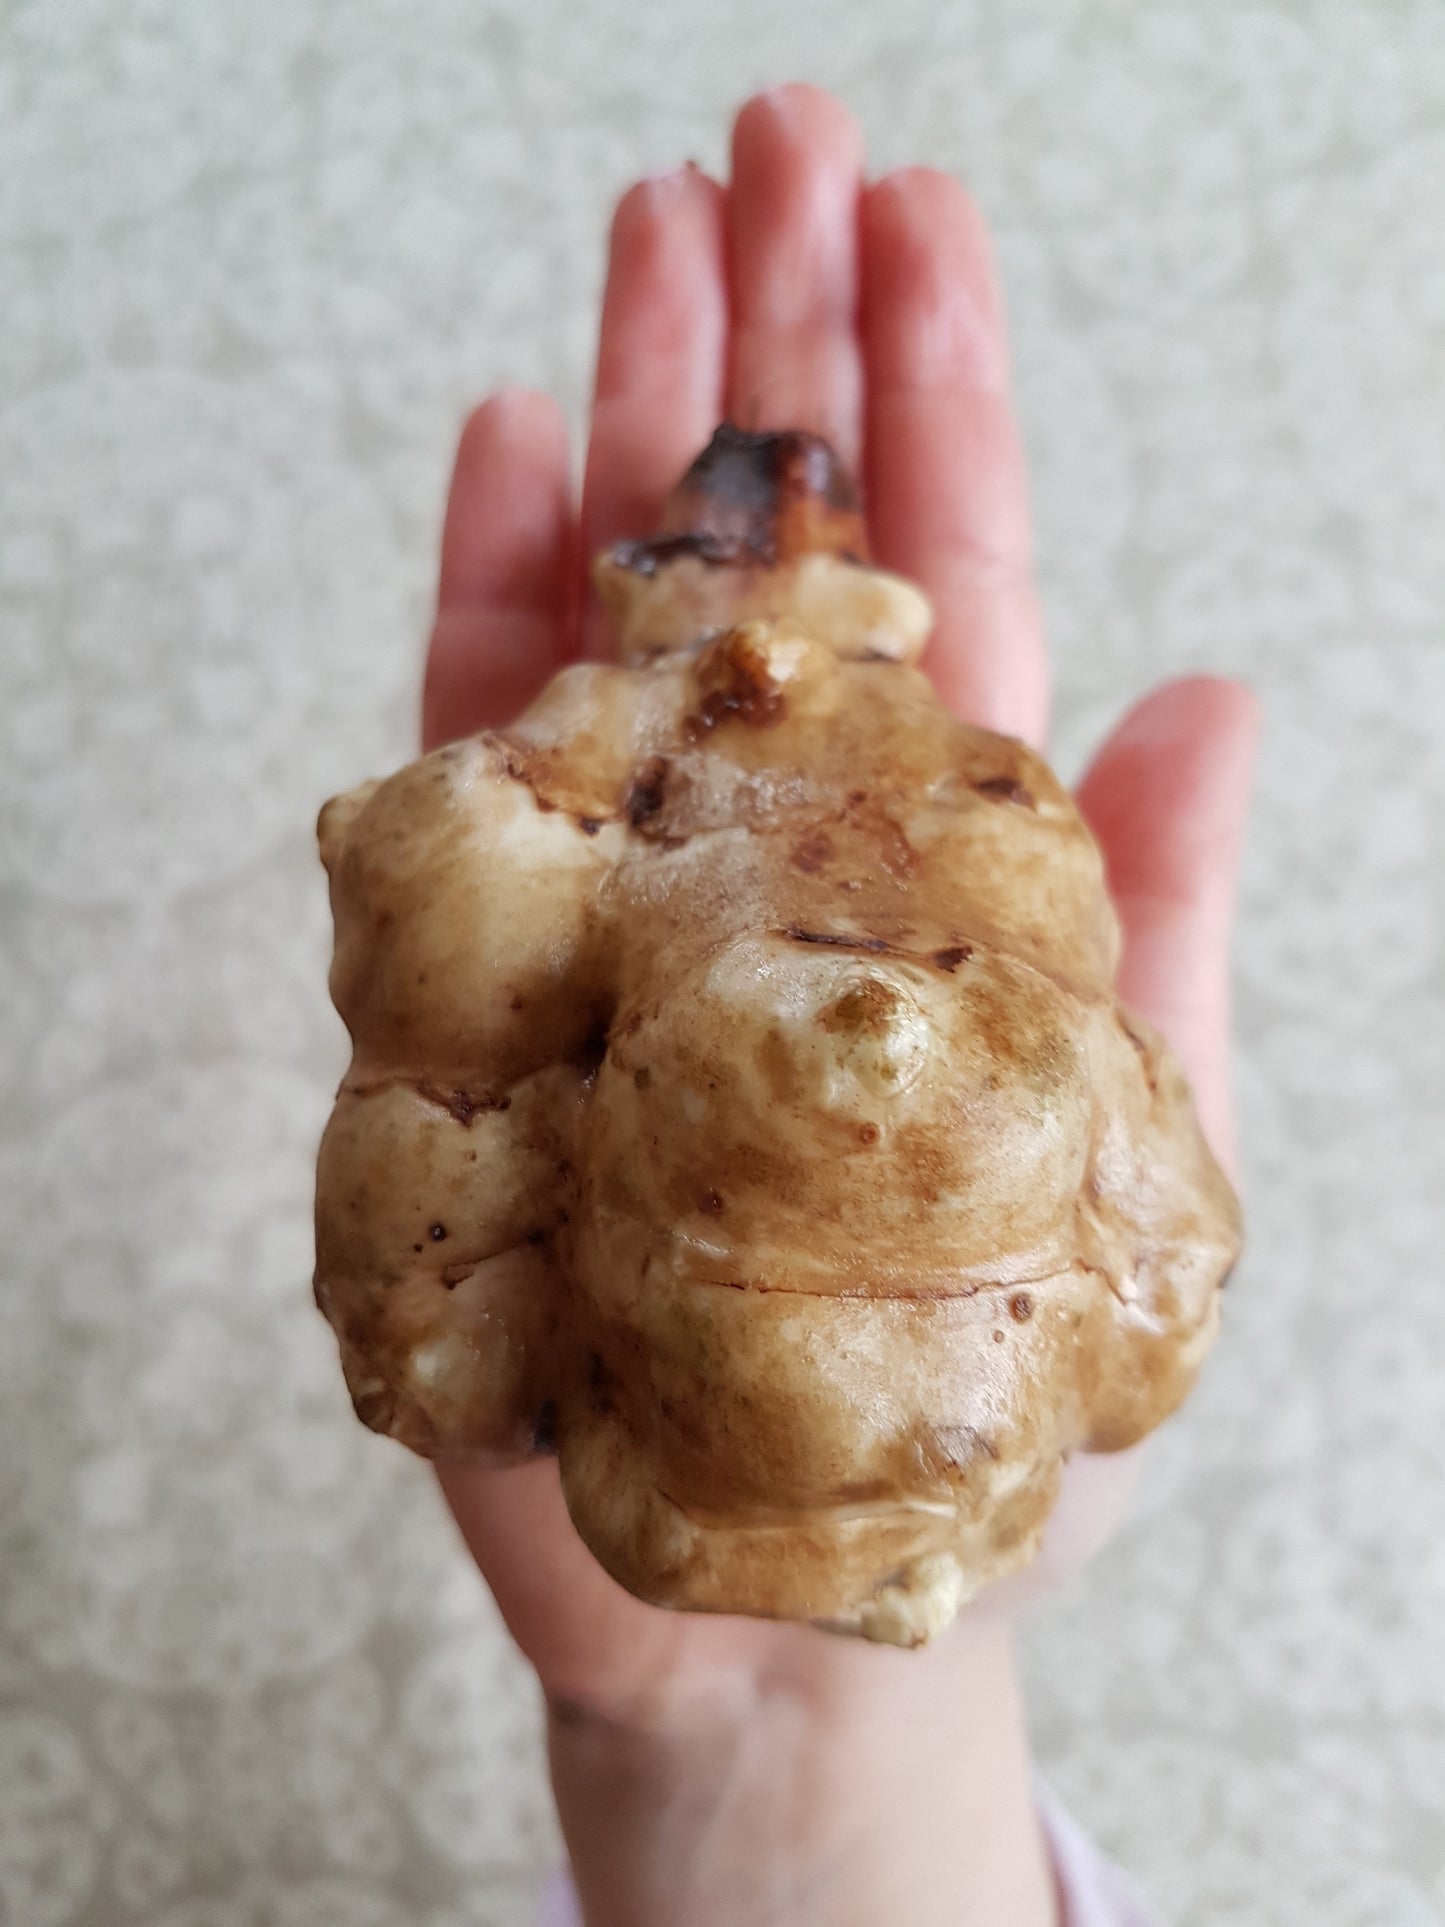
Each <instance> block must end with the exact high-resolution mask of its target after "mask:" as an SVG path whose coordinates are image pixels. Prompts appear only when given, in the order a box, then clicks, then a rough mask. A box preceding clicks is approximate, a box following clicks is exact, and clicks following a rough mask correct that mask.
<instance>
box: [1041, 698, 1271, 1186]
mask: <svg viewBox="0 0 1445 1927" xmlns="http://www.w3.org/2000/svg"><path fill="white" fill-rule="evenodd" d="M1258 734H1259V708H1258V704H1257V702H1256V700H1255V698H1254V695H1253V694H1252V692H1251V691H1250V690H1249V689H1247V688H1246V687H1245V686H1244V685H1243V684H1242V683H1235V682H1226V681H1223V680H1222V679H1218V678H1214V677H1208V676H1196V677H1190V678H1189V679H1187V680H1185V681H1183V682H1175V683H1167V684H1165V686H1164V687H1163V688H1162V689H1156V690H1155V691H1154V693H1153V694H1152V695H1150V696H1146V697H1145V698H1144V700H1143V702H1141V703H1140V704H1138V705H1137V707H1136V708H1134V709H1132V710H1131V711H1130V712H1129V714H1128V715H1127V716H1126V717H1125V718H1124V720H1123V722H1122V723H1121V724H1120V725H1119V727H1118V728H1117V729H1116V730H1115V731H1114V733H1113V735H1112V736H1111V737H1110V738H1109V740H1108V742H1107V743H1105V745H1104V747H1103V749H1102V750H1100V752H1099V754H1098V756H1097V758H1096V759H1095V761H1094V765H1093V767H1092V768H1091V769H1090V771H1089V773H1088V775H1087V776H1086V777H1085V779H1084V782H1083V785H1082V787H1081V789H1080V791H1079V807H1080V808H1081V809H1082V811H1083V813H1084V815H1085V817H1086V818H1087V819H1088V822H1089V826H1090V828H1091V829H1092V830H1093V832H1094V835H1095V836H1096V837H1097V838H1098V840H1099V843H1100V846H1101V847H1102V849H1103V852H1104V861H1105V863H1106V865H1107V866H1108V876H1109V889H1110V893H1111V895H1112V896H1113V899H1114V902H1115V905H1116V907H1117V909H1118V912H1119V917H1120V921H1121V922H1122V924H1123V930H1124V954H1123V959H1122V961H1121V963H1120V967H1119V994H1120V996H1121V997H1122V998H1123V999H1124V1001H1125V1003H1127V1004H1130V1005H1132V1006H1133V1007H1134V1009H1136V1010H1137V1011H1138V1012H1139V1013H1140V1015H1141V1016H1143V1017H1146V1018H1148V1019H1149V1021H1150V1022H1151V1023H1152V1024H1154V1025H1155V1026H1156V1027H1157V1028H1158V1029H1159V1030H1160V1031H1162V1032H1163V1034H1164V1036H1165V1037H1166V1038H1167V1039H1168V1041H1169V1043H1170V1045H1171V1047H1172V1048H1173V1050H1174V1053H1175V1055H1176V1056H1177V1057H1178V1058H1179V1060H1180V1062H1181V1063H1182V1064H1183V1066H1184V1069H1185V1071H1186V1072H1187V1074H1188V1076H1189V1081H1190V1083H1191V1085H1192V1086H1193V1089H1194V1099H1195V1104H1196V1106H1197V1108H1198V1111H1199V1118H1200V1122H1201V1123H1202V1125H1203V1126H1204V1133H1205V1136H1206V1137H1207V1138H1208V1139H1209V1141H1210V1144H1211V1145H1212V1147H1213V1149H1214V1152H1215V1155H1216V1156H1217V1157H1218V1158H1219V1160H1220V1162H1221V1163H1222V1164H1223V1165H1224V1166H1225V1168H1226V1169H1228V1170H1232V1169H1233V1168H1234V1164H1235V1147H1234V1125H1233V1116H1232V1111H1231V1106H1230V1085H1229V940H1230V930H1231V926H1232V923H1233V917H1234V899H1235V889H1236V884H1237V880H1238V874H1239V856H1240V847H1241V844H1242V842H1243V837H1244V825H1245V818H1246V816H1247V814H1248V810H1249V793H1250V787H1251V783H1252V780H1253V774H1254V756H1255V744H1256V741H1257V738H1258Z"/></svg>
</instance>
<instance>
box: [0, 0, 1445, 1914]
mask: <svg viewBox="0 0 1445 1927" xmlns="http://www.w3.org/2000/svg"><path fill="white" fill-rule="evenodd" d="M794 77H797V78H806V79H811V80H815V81H818V82H820V83H823V84H825V85H828V86H831V87H833V88H835V89H837V90H838V91H839V92H840V93H841V94H842V95H843V97H844V98H845V99H846V100H847V101H849V102H850V103H851V105H852V106H853V107H854V108H855V109H856V111H857V112H858V114H859V115H860V117H861V119H862V121H863V124H864V127H865V129H866V131H867V133H868V136H869V138H870V141H871V144H872V152H873V157H874V161H875V163H876V165H877V166H878V167H880V168H881V167H883V166H885V165H889V164H894V163H898V162H901V161H905V160H913V159H918V160H924V161H928V162H931V163H934V164H936V165H940V166H945V167H949V168H952V169H954V170H956V171H958V172H959V173H960V174H962V175H963V176H964V177H965V178H966V179H967V180H968V181H969V182H970V184H971V185H972V186H973V188H974V190H975V192H976V194H977V195H978V197H979V199H980V200H981V202H982V204H983V207H984V209H985V211H986V213H987V214H988V215H989V217H990V218H991V220H992V222H993V224H994V227H995V230H996V233H997V237H998V245H999V250H1000V254H1001V257H1002V263H1003V270H1004V277H1005V283H1006V289H1007V294H1008V298H1009V303H1010V307H1011V311H1012V317H1013V328H1014V339H1015V356H1016V367H1017V380H1018V387H1019V390H1020V394H1021V399H1022V407H1023V414H1024V419H1025V424H1026V429H1027V435H1028V443H1029V449H1030V456H1031V461H1032V469H1033V476H1034V486H1035V492H1036V499H1037V507H1038V516H1039V557H1040V569H1041V575H1042V586H1043V592H1044V597H1045V602H1046V605H1047V610H1048V615H1049V621H1050V628H1051V634H1052V642H1053V648H1054V652H1055V663H1056V673H1057V684H1058V721H1057V733H1056V739H1055V747H1056V751H1057V754H1058V757H1059V760H1060V761H1061V763H1062V765H1063V767H1064V769H1065V770H1066V772H1068V773H1069V774H1074V773H1076V772H1077V771H1078V769H1079V767H1080V765H1081V762H1082V759H1083V756H1084V754H1085V753H1086V751H1087V748H1088V746H1089V745H1091V744H1092V743H1093V742H1095V741H1096V740H1097V739H1098V738H1099V736H1100V735H1101V734H1102V732H1103V730H1104V728H1105V726H1106V724H1107V723H1108V722H1109V720H1110V719H1111V718H1112V717H1113V716H1114V715H1115V714H1116V713H1117V712H1118V711H1120V710H1121V709H1122V708H1123V707H1124V706H1125V704H1126V703H1127V702H1128V701H1129V700H1130V699H1131V698H1132V697H1134V696H1135V695H1136V694H1138V693H1139V692H1141V691H1142V690H1143V689H1144V688H1145V687H1146V686H1147V685H1149V684H1150V683H1152V682H1154V681H1156V680H1157V679H1159V678H1161V677H1163V676H1165V675H1169V674H1172V673H1175V672H1177V671H1182V670H1190V669H1216V670H1221V671H1224V672H1227V673H1230V674H1237V675H1242V676H1245V677H1248V678H1249V679H1251V680H1252V681H1253V682H1254V683H1255V684H1256V686H1257V687H1258V688H1259V690H1260V691H1261V693H1262V696H1263V700H1264V706H1265V713H1266V732H1265V744H1264V751H1265V762H1264V769H1263V775H1262V779H1261V783H1260V789H1259V796H1258V808H1257V817H1256V821H1255V826H1254V837H1253V844H1252V849H1251V853H1250V857H1249V862H1248V870H1247V877H1246V886H1245V903H1244V919H1243V926H1242V931H1241V936H1240V942H1239V979H1238V981H1239V1016H1240V1052H1239V1056H1240V1064H1239V1069H1240V1095H1241V1106H1242V1114H1243V1117H1242V1122H1243V1134H1244V1142H1245V1148H1246V1154H1247V1159H1248V1204H1249V1214H1250V1222H1251V1242H1250V1249H1249V1255H1248V1260H1247V1262H1246V1263H1245V1265H1244V1266H1243V1267H1242V1269H1241V1271H1240V1272H1239V1274H1238V1276H1237V1279H1236V1281H1235V1283H1234V1284H1233V1285H1232V1286H1231V1289H1230V1295H1229V1306H1228V1311H1229V1317H1228V1321H1227V1327H1226V1334H1225V1337H1224V1340H1223V1343H1222V1344H1221V1346H1220V1348H1219V1350H1218V1352H1217V1353H1216V1355H1215V1357H1214V1360H1213V1361H1212V1363H1211V1365H1210V1367H1209V1369H1208V1372H1207V1374H1206V1378H1205V1381H1204V1384H1203V1386H1202V1388H1201V1390H1200V1391H1199V1393H1198V1395H1197V1396H1196V1398H1195V1399H1194V1401H1193V1402H1192V1404H1191V1406H1190V1407H1189V1409H1188V1411H1187V1413H1186V1414H1185V1415H1184V1416H1183V1417H1182V1418H1181V1419H1180V1420H1179V1421H1177V1422H1176V1423H1174V1424H1173V1425H1171V1426H1170V1427H1169V1428H1167V1430H1166V1433H1165V1435H1164V1436H1163V1438H1162V1439H1161V1441H1160V1444H1159V1447H1158V1449H1157V1450H1156V1453H1155V1455H1154V1458H1153V1461H1152V1465H1151V1468H1150V1472H1149V1474H1148V1477H1147V1479H1146V1487H1145V1491H1144V1495H1143V1499H1142V1502H1141V1504H1140V1507H1139V1509H1138V1513H1137V1516H1136V1517H1135V1519H1134V1522H1133V1524H1132V1525H1131V1527H1130V1528H1129V1529H1128V1530H1127V1531H1126V1533H1125V1534H1124V1536H1123V1537H1122V1538H1121V1540H1120V1541H1119V1542H1118V1543H1117V1544H1116V1546H1115V1547H1114V1548H1113V1549H1112V1550H1111V1551H1110V1552H1109V1553H1108V1554H1107V1555H1106V1556H1105V1557H1104V1558H1103V1559H1102V1560H1101V1561H1100V1563H1099V1564H1098V1566H1097V1567H1096V1568H1095V1569H1094V1570H1093V1571H1092V1572H1091V1573H1090V1574H1089V1575H1088V1576H1087V1577H1086V1579H1085V1580H1084V1581H1083V1582H1082V1583H1080V1584H1079V1585H1078V1586H1077V1587H1076V1589H1075V1591H1074V1592H1073V1594H1072V1595H1071V1596H1069V1597H1067V1598H1063V1599H1060V1600H1059V1601H1058V1602H1057V1603H1055V1604H1053V1605H1052V1606H1050V1607H1049V1608H1048V1609H1047V1610H1046V1611H1044V1612H1042V1613H1040V1614H1039V1615H1038V1616H1037V1618H1036V1619H1035V1620H1034V1622H1033V1624H1032V1627H1031V1631H1030V1636H1029V1641H1028V1647H1029V1676H1030V1686H1031V1698H1032V1705H1033V1710H1034V1717H1035V1727H1036V1732H1037V1736H1038V1742H1039V1748H1040V1754H1041V1758H1042V1761H1043V1764H1044V1766H1045V1768H1046V1770H1047V1771H1048V1772H1049V1773H1050V1774H1051V1776H1052V1777H1053V1778H1054V1780H1055V1782H1056V1783H1057V1785H1058V1787H1059V1788H1060V1790H1061V1791H1062V1792H1063V1794H1064V1795H1065V1797H1066V1798H1067V1799H1068V1800H1069V1801H1070V1802H1071V1803H1072V1805H1073V1806H1074V1807H1075V1809H1076V1810H1077V1812H1078V1813H1079V1815H1080V1817H1081V1818H1082V1819H1083V1820H1084V1821H1085V1822H1086V1823H1087V1824H1088V1825H1089V1826H1090V1827H1091V1828H1092V1829H1093V1830H1094V1831H1095V1832H1096V1833H1097V1835H1098V1836H1099V1837H1100V1838H1101V1840H1102V1841H1103V1842H1104V1843H1105V1844H1106V1846H1107V1847H1108V1848H1110V1849H1111V1850H1112V1851H1113V1852H1114V1853H1116V1854H1117V1855H1118V1856H1119V1857H1120V1858H1121V1859H1122V1860H1123V1861H1124V1862H1125V1863H1126V1864H1127V1865H1128V1866H1129V1867H1131V1868H1132V1869H1133V1870H1134V1871H1135V1873H1136V1874H1137V1875H1138V1876H1139V1877H1140V1878H1141V1879H1142V1880H1143V1881H1144V1882H1145V1883H1146V1884H1147V1885H1148V1886H1149V1887H1150V1888H1151V1889H1152V1890H1153V1892H1154V1894H1155V1896H1156V1897H1157V1899H1158V1902H1159V1904H1160V1907H1161V1911H1162V1914H1163V1918H1164V1919H1165V1920H1166V1921H1170V1922H1174V1923H1180V1924H1181V1927H1204V1923H1214V1922H1228V1923H1230V1927H1265V1924H1266V1923H1269V1924H1270V1927H1274V1924H1275V1923H1279V1927H1297V1924H1298V1923H1299V1922H1301V1921H1310V1922H1312V1923H1316V1924H1317V1927H1381V1924H1382V1923H1389V1924H1390V1927H1427V1923H1436V1927H1438V1923H1440V1922H1441V1921H1442V1920H1445V1825H1442V1821H1441V1812H1442V1808H1445V1639H1442V1628H1445V1529H1442V1527H1445V1451H1442V1440H1445V1278H1442V1264H1441V1251H1442V1248H1445V1148H1442V1147H1445V1130H1442V1116H1441V1109H1442V1095H1441V1094H1442V1091H1445V1022H1442V1006H1445V947H1442V910H1445V808H1442V802H1445V796H1442V792H1445V750H1442V724H1445V542H1442V540H1441V517H1442V505H1445V240H1442V236H1445V10H1442V9H1441V7H1440V5H1439V4H1438V0H1422V3H1421V4H1418V5H1417V4H1410V3H1409V0H1358V3H1357V4H1338V3H1335V4H1332V3H1331V0H1323V4H1319V5H1313V6H1310V7H1308V8H1306V7H1298V6H1286V5H1283V4H1281V5H1277V6H1273V7H1268V6H1258V7H1256V6H1243V5H1235V4H1223V5H1219V6H1214V7H1209V8H1201V7H1196V6H1189V5H1138V4H1125V3H1124V0H1118V3H1117V4H1110V3H1109V0H1095V3H1093V4H1082V3H1081V0H1050V4H1049V5H1047V6H1041V7H1037V8H1035V7H1025V6H1017V5H1013V4H1005V0H950V4H947V5H945V4H942V3H941V0H888V4H887V5H864V4H861V3H860V0H841V3H840V4H834V5H826V6H825V5H822V4H814V3H813V0H802V3H801V4H797V5H794V6H791V7H786V8H780V7H778V6H776V5H774V4H773V3H772V0H733V3H732V4H729V5H723V4H720V3H719V4H703V5H698V6H693V7H689V8H682V9H679V10H677V11H676V12H674V11H673V10H671V9H663V8H661V7H656V8H651V7H641V6H625V5H622V4H620V0H610V3H609V4H597V5H595V6H592V7H589V8H582V7H580V6H578V5H576V4H574V0H495V3H494V4H492V5H490V6H488V5H481V4H478V0H358V4H355V5H352V6H341V5H338V4H335V3H334V0H248V4H245V5H241V4H225V5H222V4H217V0H195V4H192V5H190V6H187V7H175V6H170V5H166V4H163V0H134V3H133V4H132V3H130V0H89V3H87V0H45V3H44V4H40V3H39V0H31V3H30V4H26V3H25V0H20V3H19V4H17V3H16V0H11V4H10V5H8V6H7V7H6V9H5V11H4V14H3V18H0V258H3V261H4V264H5V265H4V269H3V285H0V729H3V743H4V747H3V760H0V918H3V947H0V1085H3V1090H4V1094H5V1095H4V1106H3V1112H0V1212H3V1226H4V1235H3V1241H0V1268H3V1272H4V1284H3V1290H4V1307H3V1342H0V1923H3V1927H63V1924H65V1923H84V1924H85V1927H142V1924H144V1927H482V1924H483V1923H486V1927H523V1923H525V1922H526V1921H527V1920H528V1918H529V1909H530V1905H531V1898H532V1895H533V1893H534V1891H535V1886H536V1883H537V1879H538V1875H539V1870H540V1869H541V1868H542V1867H543V1866H544V1865H545V1864H546V1862H547V1861H548V1860H549V1859H550V1857H551V1856H552V1855H553V1854H554V1852H555V1841H554V1839H553V1835H552V1831H551V1822H550V1819H549V1817H548V1811H547V1802H546V1796H545V1790H544V1781H543V1776H542V1762H541V1757H540V1750H539V1745H538V1739H537V1733H536V1725H535V1715H536V1707H535V1703H534V1696H533V1693H532V1690H531V1688H530V1686H529V1684H528V1683H527V1681H526V1679H525V1678H524V1676H523V1674H522V1672H521V1670H520V1668H519V1666H518V1664H517V1663H516V1661H515V1660H514V1659H513V1657H512V1655H511V1653H510V1651H509V1650H508V1648H507V1646H506V1644H505V1642H504V1639H503V1637H502V1635H501V1633H500V1630H499V1628H498V1625H497V1622H496V1620H495V1617H494V1615H493V1613H492V1611H491V1609H490V1606H489V1605H488V1603H487V1602H486V1600H485V1599H484V1597H483V1595H482V1592H481V1588H480V1584H479V1582H478V1581H477V1580H476V1578H475V1576H474V1575H473V1574H472V1572H471V1571H470V1570H469V1568H468V1567H467V1566H466V1565H465V1564H464V1562H463V1560H462V1559H461V1557H460V1555H459V1554H458V1552H457V1549H456V1547H455V1545H454V1543H453V1540H452V1537H451V1534H450V1531H449V1529H448V1527H447V1525H446V1523H445V1521H444V1519H443V1517H442V1514H441V1510H440V1507H439V1505H438V1503H437V1501H436V1499H435V1497H434V1495H433V1492H432V1489H431V1485H430V1483H429V1479H428V1477H427V1475H426V1473H425V1471H424V1469H423V1468H422V1467H421V1466H420V1465H418V1464H416V1463H414V1462H412V1461H410V1460H409V1459H407V1458H406V1457H405V1456H404V1455H403V1453H402V1452H401V1451H399V1450H398V1449H397V1448H395V1447H393V1446H390V1445H388V1444H386V1443H384V1442H381V1441H378V1440H374V1439H372V1438H370V1437H369V1436H367V1435H366V1434H364V1433H363V1432H362V1431H361V1429H360V1428H359V1427H358V1426H357V1425H356V1424H355V1422H354V1420H353V1419H352V1418H351V1415H350V1410H349V1407H348V1405H347V1403H346V1399H345V1395H344V1393H343V1390H342V1386H341V1380H340V1376H339V1373H338V1371H337V1369H336V1364H335V1359H334V1354H333V1347H332V1341H331V1338H330V1335H329V1333H328V1332H327V1331H326V1330H325V1328H324V1327H323V1326H322V1324H321V1322H320V1320H319V1318H318V1317H317V1316H316V1315H315V1313H314V1312H313V1311H312V1310H311V1308H310V1306H309V1302H308V1277H309V1269H310V1224H309V1209H310V1185H311V1159H312V1153H313V1149H314V1144H315V1140H316V1137H317V1135H318V1133H319V1130H320V1127H321V1123H322V1121H323V1118H324V1115H325V1112H326V1109H327V1107H328V1103H329V1099H330V1093H331V1089H332V1086H333V1084H334V1082H335V1079H336V1077H337V1076H338V1074H339V1071H340V1068H341V1065H342V1062H343V1037H342V1032H341V1028H340V1025H339V1024H338V1022H337V1021H336V1019H335V1018H334V1016H333V1015H332V1013H331V1011H330V1009H329V1006H328V1005H327V1003H326V999H325V991H324V978H325V968H326V962H327V954H328V940H329V930H328V920H327V913H326V905H325V896H324V890H323V881H322V877H321V873H320V871H319V868H318V867H317V864H316V862H315V858H314V854H313V844H312V823H313V820H314V817H315V812H316V808H317V805H318V804H319V802H320V801H321V799H322V798H323V797H325V796H326V795H327V794H328V793H330V792H331V791H333V790H336V789H338V788H341V787H344V786H347V785H349V784H351V783H352V782H354V781H355V780H357V779H359V778H360V777H363V776H365V775H368V774H371V773H376V772H380V771H384V770H386V769H387V768H389V767H391V766H393V765H395V764H396V763H398V762H400V761H403V760H405V758H406V757H407V756H408V755H409V754H410V753H411V750H412V745H413V728H414V718H415V711H416V695H417V684H418V669H419V651H420V646H421V641H422V637H423V634H424V631H425V629H426V627H427V622H428V615H429V597H430V593H431V586H432V576H433V566H434V553H435V543H436V533H437V529H438V523H439V515H440V509H441V503H442V497H443V489H444V485H445V478H446V470H447V465H448V460H449V456H450V447H451V442H452V439H453V435H454V431H455V429H456V427H457V424H458V421H459V418H460V416H461V414H462V412H463V410H464V409H465V408H466V407H467V406H468V404H469V403H471V402H472V401H473V400H475V399H477V398H478V397H479V396H480V395H481V393H482V392H483V391H484V390H485V389H486V388H488V387H489V386H491V385H493V384H496V383H499V382H502V381H513V382H526V383H533V384H540V385H543V386H546V387H550V388H552V389H554V390H555V391H556V392H558V393H559V394H560V395H561V396H562V397H563V398H564V400H565V401H566V402H567V404H568V405H569V407H570V409H571V410H572V413H573V416H574V419H575V420H576V421H578V422H579V423H580V422H581V420H582V417H583V410H584V405H585V399H586V394H587V389H588V383H589V378H590V348H591V341H592V335H593V329H594V325H595V316H596V305H597V297H598V293H599V288H600V279H601V270H602V260H603V255H602V246H603V236H604V231H605V222H606V219H607V216H608V213H609V209H610V204H611V202H612V200H613V198H614V197H615V195H616V193H617V192H618V191H619V190H620V189H621V188H622V187H623V186H624V185H625V184H626V182H627V181H628V180H629V178H630V177H631V176H633V175H634V174H636V173H637V172H638V171H639V170H651V169H655V168H659V167H664V166H668V165H671V164H673V163H675V162H677V161H678V160H680V159H682V158H683V157H685V156H688V155H694V156H696V157H697V158H698V159H700V160H702V161H703V162H704V163H705V164H708V165H711V166H714V167H717V166H720V165H721V163H722V161H723V157H724V151H725V138H726V129H727V123H728V117H729V112H730V110H731V108H732V107H734V106H735V105H736V104H737V103H738V102H739V101H740V100H741V99H742V97H743V96H744V95H745V94H746V93H747V92H748V91H749V90H751V89H752V88H754V87H755V86H758V85H761V84H766V83H769V82H773V81H777V80H781V79H785V78H794Z"/></svg>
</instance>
